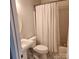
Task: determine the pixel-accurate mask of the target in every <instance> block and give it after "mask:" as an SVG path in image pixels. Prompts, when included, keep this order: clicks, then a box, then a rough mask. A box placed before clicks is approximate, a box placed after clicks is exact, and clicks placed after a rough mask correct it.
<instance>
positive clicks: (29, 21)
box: [16, 0, 34, 38]
mask: <svg viewBox="0 0 79 59" xmlns="http://www.w3.org/2000/svg"><path fill="white" fill-rule="evenodd" d="M16 6H17V12H18V20H19V25H20V26H19V27H20V32H21V35H22V37H23V38H29V37H31V36H33V35H34V15H33V12H34V9H33V1H32V0H16ZM21 28H22V29H21Z"/></svg>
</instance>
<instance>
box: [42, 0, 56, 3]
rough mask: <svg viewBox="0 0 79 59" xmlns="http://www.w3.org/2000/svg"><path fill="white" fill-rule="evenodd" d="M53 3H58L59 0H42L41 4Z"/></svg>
mask: <svg viewBox="0 0 79 59" xmlns="http://www.w3.org/2000/svg"><path fill="white" fill-rule="evenodd" d="M51 1H57V0H41V3H47V2H51Z"/></svg>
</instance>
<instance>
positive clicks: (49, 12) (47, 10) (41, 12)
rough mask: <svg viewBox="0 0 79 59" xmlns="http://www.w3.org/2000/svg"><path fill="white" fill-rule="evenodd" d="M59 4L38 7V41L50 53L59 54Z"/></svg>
mask: <svg viewBox="0 0 79 59" xmlns="http://www.w3.org/2000/svg"><path fill="white" fill-rule="evenodd" d="M58 13H59V12H58V4H57V3H56V2H55V3H50V4H44V5H38V6H36V35H37V41H38V42H39V43H40V44H42V45H45V46H47V47H48V50H49V52H50V53H51V52H52V53H57V52H58V45H59V39H60V36H59V14H58Z"/></svg>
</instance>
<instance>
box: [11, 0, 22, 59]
mask: <svg viewBox="0 0 79 59" xmlns="http://www.w3.org/2000/svg"><path fill="white" fill-rule="evenodd" d="M10 32H11V33H10V35H11V34H12V40H11V36H10V41H11V42H10V43H11V44H10V48H11V55H12V57H15V56H14V55H16V59H21V54H22V52H21V40H20V33H19V25H18V16H17V10H16V4H15V0H10ZM12 42H13V44H14V48H12V47H13V44H12ZM11 45H12V46H11ZM13 49H15V54H13V53H12V52H13Z"/></svg>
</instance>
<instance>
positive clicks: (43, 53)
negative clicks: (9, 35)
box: [31, 36, 48, 59]
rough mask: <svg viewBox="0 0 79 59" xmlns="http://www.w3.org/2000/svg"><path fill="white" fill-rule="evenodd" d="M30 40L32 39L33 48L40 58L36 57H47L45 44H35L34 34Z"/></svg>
mask: <svg viewBox="0 0 79 59" xmlns="http://www.w3.org/2000/svg"><path fill="white" fill-rule="evenodd" d="M31 40H33V41H34V44H33V46H32V48H33V50H34V51H35V52H37V53H38V54H40V55H41V56H40V58H39V57H38V59H47V53H48V48H47V46H44V45H36V36H34V37H32V38H31Z"/></svg>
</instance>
